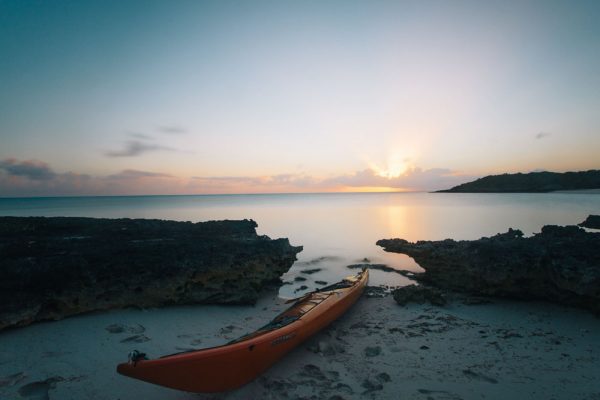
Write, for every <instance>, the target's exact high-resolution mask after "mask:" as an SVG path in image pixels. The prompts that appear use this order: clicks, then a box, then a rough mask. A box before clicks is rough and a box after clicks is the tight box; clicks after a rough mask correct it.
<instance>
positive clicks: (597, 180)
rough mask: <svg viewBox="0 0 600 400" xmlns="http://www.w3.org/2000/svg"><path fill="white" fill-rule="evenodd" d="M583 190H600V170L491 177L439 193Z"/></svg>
mask: <svg viewBox="0 0 600 400" xmlns="http://www.w3.org/2000/svg"><path fill="white" fill-rule="evenodd" d="M582 189H600V170H589V171H578V172H563V173H559V172H530V173H528V174H522V173H518V174H502V175H489V176H485V177H483V178H479V179H477V180H475V181H473V182H468V183H463V184H462V185H458V186H455V187H453V188H451V189H448V190H440V191H439V192H448V193H543V192H552V191H555V190H582Z"/></svg>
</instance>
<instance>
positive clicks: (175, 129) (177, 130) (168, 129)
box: [158, 125, 187, 135]
mask: <svg viewBox="0 0 600 400" xmlns="http://www.w3.org/2000/svg"><path fill="white" fill-rule="evenodd" d="M158 131H159V132H161V133H166V134H169V135H178V134H182V133H187V130H185V129H184V128H182V127H180V126H176V125H173V126H159V127H158Z"/></svg>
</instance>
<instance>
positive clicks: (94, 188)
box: [0, 159, 185, 197]
mask: <svg viewBox="0 0 600 400" xmlns="http://www.w3.org/2000/svg"><path fill="white" fill-rule="evenodd" d="M184 188H185V184H184V182H183V180H181V179H179V178H177V177H174V176H172V175H169V174H165V173H160V172H151V171H140V170H135V169H125V170H123V171H121V172H119V173H116V174H113V175H107V176H92V175H88V174H78V173H73V172H64V173H58V172H54V171H53V170H52V169H51V168H50V167H49V166H48V164H45V163H42V162H37V161H18V160H15V159H5V160H0V197H5V196H77V195H129V194H131V195H135V194H139V195H142V194H160V193H181V192H182V189H184Z"/></svg>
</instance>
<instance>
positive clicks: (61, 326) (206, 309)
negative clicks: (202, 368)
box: [0, 294, 600, 400]
mask: <svg viewBox="0 0 600 400" xmlns="http://www.w3.org/2000/svg"><path fill="white" fill-rule="evenodd" d="M284 307H285V305H284V304H283V302H282V301H281V300H277V299H276V297H275V295H274V294H271V295H269V296H265V297H264V298H263V299H261V301H260V302H259V304H258V305H257V306H255V307H243V306H234V307H222V306H193V307H170V308H164V309H153V310H147V311H140V310H120V311H112V312H107V313H97V314H90V315H85V316H80V317H74V318H69V319H66V320H63V321H58V322H48V323H40V324H36V325H33V326H30V327H26V328H22V329H15V330H10V331H7V332H3V333H0V399H2V400H5V399H20V398H26V399H61V400H63V399H113V400H116V399H123V400H125V399H134V398H135V399H165V400H168V399H201V400H202V399H263V398H264V399H282V398H290V399H297V398H315V399H317V398H318V399H321V398H324V399H329V398H331V397H332V396H335V395H338V396H340V398H345V399H352V398H374V399H398V398H402V399H511V400H514V399H588V400H598V399H600V383H599V381H598V379H597V378H598V377H600V319H599V318H597V317H594V316H593V315H591V314H590V313H588V312H585V311H581V310H576V309H571V308H564V307H559V306H555V305H549V304H543V303H521V302H510V301H505V300H495V301H494V302H493V303H491V304H481V305H464V304H462V303H461V301H460V300H454V301H453V302H452V303H451V304H450V305H449V306H447V307H443V308H439V307H432V306H420V305H410V306H407V307H400V306H398V305H396V303H394V301H393V299H392V298H391V297H386V298H383V299H373V298H362V299H361V300H360V301H359V302H358V303H357V304H356V306H354V307H353V308H352V309H351V310H350V311H349V313H348V314H346V316H344V317H342V318H341V319H340V320H338V321H336V322H335V323H334V324H333V325H332V326H331V327H330V328H328V329H326V330H325V331H323V332H321V333H319V334H318V335H317V336H315V337H314V338H313V339H311V340H310V341H308V342H306V343H305V344H304V345H302V346H300V347H299V348H297V349H296V350H295V351H293V352H292V353H290V354H289V355H288V356H287V357H286V358H284V359H283V360H282V361H281V362H279V363H278V364H276V365H275V366H274V367H272V368H271V369H270V370H269V371H268V372H267V373H265V374H264V375H263V376H262V377H260V378H259V379H257V380H256V381H254V382H252V383H251V384H249V385H247V386H245V387H243V388H241V389H238V390H236V391H233V392H230V393H226V394H218V395H194V394H188V393H183V392H178V391H174V390H170V389H165V388H161V387H159V386H154V385H151V384H147V383H144V382H140V381H136V380H133V379H129V378H126V377H123V376H120V375H118V374H117V373H116V372H115V367H116V365H117V363H119V362H123V361H125V360H126V358H127V353H128V351H129V350H131V349H134V348H136V349H138V350H141V351H145V352H147V353H148V354H149V355H150V356H152V357H156V356H160V355H165V354H168V353H171V352H175V351H180V350H182V349H185V348H189V347H208V346H213V345H218V344H223V343H224V342H226V341H228V340H230V339H233V338H235V337H237V336H240V335H241V334H243V333H245V332H247V331H250V330H253V329H255V328H258V327H259V326H261V325H262V324H264V323H266V322H267V321H268V320H270V319H271V318H272V317H273V316H274V315H276V314H277V313H278V312H279V311H280V310H282V309H283V308H284ZM111 324H122V325H125V326H127V327H129V329H130V330H131V332H123V333H109V332H108V331H107V330H106V329H105V328H106V327H107V326H109V325H111ZM139 325H142V326H143V327H144V331H143V332H140V331H141V330H142V328H140V327H139ZM228 326H233V328H231V327H230V328H226V327H228ZM222 328H226V329H224V330H223V331H221V329H222ZM229 331H230V332H229ZM135 335H145V337H147V338H149V339H150V340H148V341H146V342H143V343H130V342H125V343H122V342H121V341H122V340H123V339H126V338H128V337H132V336H135ZM138 338H142V339H143V337H141V336H138ZM367 353H368V354H367ZM53 377H54V379H52V378H53ZM48 379H50V380H49V381H47V380H48ZM44 381H47V382H46V383H43V382H44ZM36 382H37V383H36ZM19 390H20V393H19ZM333 398H336V397H333Z"/></svg>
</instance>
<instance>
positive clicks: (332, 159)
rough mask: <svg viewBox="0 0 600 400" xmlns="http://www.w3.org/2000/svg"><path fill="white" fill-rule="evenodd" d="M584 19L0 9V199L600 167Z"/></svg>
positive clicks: (426, 180)
mask: <svg viewBox="0 0 600 400" xmlns="http://www.w3.org/2000/svg"><path fill="white" fill-rule="evenodd" d="M599 18H600V3H598V2H594V1H590V2H585V1H581V2H575V3H573V2H566V1H565V2H561V1H553V2H547V1H526V2H523V1H518V2H517V1H515V2H511V1H509V2H498V3H497V4H494V3H482V2H475V1H456V2H421V1H416V2H413V1H399V2H392V1H389V2H388V1H379V2H353V1H350V2H347V1H344V2H336V1H333V2H327V3H321V2H298V3H296V4H292V3H287V2H285V3H280V4H277V3H276V4H273V3H271V2H262V1H257V2H252V3H248V4H233V3H231V4H230V3H227V2H218V1H214V2H212V1H206V2H178V3H177V4H173V3H171V2H156V3H153V4H147V3H146V2H138V1H130V2H126V3H123V4H105V3H104V2H85V4H79V3H77V2H60V1H57V2H52V3H47V4H38V3H29V2H26V1H25V2H2V3H0V52H1V54H3V57H2V61H1V62H0V78H1V80H2V82H3V86H2V90H0V197H1V196H3V195H4V196H14V195H64V194H169V193H173V194H175V193H187V194H192V193H263V192H264V193H272V192H321V191H381V190H386V191H388V190H400V191H402V190H434V189H444V188H448V187H450V186H453V185H456V184H459V183H463V182H465V181H468V180H471V179H473V178H475V177H480V176H483V175H487V174H497V173H504V172H529V171H534V170H551V171H568V170H573V171H575V170H588V169H597V168H600V165H599V162H598V160H599V157H598V154H600V114H599V113H598V111H597V110H599V109H600V75H599V74H598V71H600V26H599V25H598V24H597V21H598V19H599Z"/></svg>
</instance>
